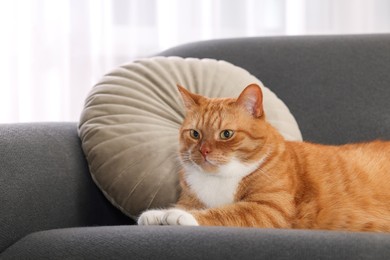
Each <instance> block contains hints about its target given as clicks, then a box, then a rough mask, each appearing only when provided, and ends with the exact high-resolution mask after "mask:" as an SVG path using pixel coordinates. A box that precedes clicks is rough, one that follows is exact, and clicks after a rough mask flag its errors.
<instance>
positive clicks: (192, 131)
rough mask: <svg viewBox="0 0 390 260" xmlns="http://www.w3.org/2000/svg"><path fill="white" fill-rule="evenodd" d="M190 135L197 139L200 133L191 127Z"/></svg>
mask: <svg viewBox="0 0 390 260" xmlns="http://www.w3.org/2000/svg"><path fill="white" fill-rule="evenodd" d="M190 136H191V137H192V138H194V139H199V138H200V134H199V132H198V131H196V130H194V129H191V130H190Z"/></svg>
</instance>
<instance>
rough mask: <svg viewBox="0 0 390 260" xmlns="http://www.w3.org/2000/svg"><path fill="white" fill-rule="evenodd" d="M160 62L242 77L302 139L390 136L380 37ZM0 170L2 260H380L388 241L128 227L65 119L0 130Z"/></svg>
mask: <svg viewBox="0 0 390 260" xmlns="http://www.w3.org/2000/svg"><path fill="white" fill-rule="evenodd" d="M159 55H165V56H171V55H174V56H182V57H198V58H203V57H208V58H215V59H224V60H227V61H229V62H231V63H233V64H236V65H238V66H241V67H243V68H245V69H247V70H248V71H249V72H251V73H252V74H253V75H255V76H256V77H258V78H259V79H261V80H262V81H263V83H264V84H265V85H266V86H268V87H269V88H270V89H272V90H273V91H274V92H275V93H276V94H277V95H278V96H279V97H280V98H281V99H282V100H283V101H284V102H285V103H286V104H287V106H288V107H289V108H290V110H291V112H292V113H293V115H295V117H296V119H297V121H298V124H299V126H300V128H301V131H302V134H303V137H304V139H305V140H309V141H314V142H320V143H328V144H341V143H347V142H356V141H364V140H371V139H378V138H381V139H390V102H389V101H390V35H389V34H387V35H386V34H384V35H360V36H356V35H355V36H306V37H270V38H267V37H266V38H242V39H226V40H215V41H206V42H198V43H191V44H187V45H182V46H179V47H176V48H172V49H169V50H167V51H164V52H162V53H160V54H159ZM389 159H390V158H389ZM0 166H1V168H0V259H26V258H28V259H43V258H48V259H62V258H70V259H74V258H77V259H133V258H134V259H176V258H177V259H217V258H220V259H250V258H252V259H390V234H375V233H352V232H329V231H310V230H277V229H250V228H221V227H162V226H156V227H138V226H135V225H134V222H133V221H132V220H131V219H129V218H127V217H126V216H124V215H123V214H122V213H121V212H119V211H118V210H117V209H116V208H114V207H113V206H111V204H110V203H109V202H108V201H107V200H106V199H105V198H104V196H103V195H102V194H101V192H100V191H99V190H98V189H97V187H96V186H95V184H94V183H93V181H92V179H91V177H90V175H89V172H88V166H87V163H86V161H85V159H84V156H83V152H82V150H81V146H80V140H79V138H78V135H77V123H75V122H69V123H67V122H66V123H32V124H4V125H0Z"/></svg>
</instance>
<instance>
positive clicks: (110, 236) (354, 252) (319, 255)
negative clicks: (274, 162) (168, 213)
mask: <svg viewBox="0 0 390 260" xmlns="http://www.w3.org/2000/svg"><path fill="white" fill-rule="evenodd" d="M389 245H390V236H388V235H383V234H373V233H367V234H362V233H347V232H343V233H341V232H319V231H296V230H277V229H274V230H272V229H250V228H218V227H209V228H206V227H163V226H156V227H137V226H132V227H125V226H119V227H96V228H78V229H62V230H51V231H44V232H39V233H34V234H31V235H29V236H27V237H25V238H24V239H22V240H21V241H19V242H18V243H16V244H15V245H13V246H12V247H10V248H9V249H8V250H6V251H5V252H4V254H3V255H2V258H4V259H8V258H10V259H26V258H28V259H64V258H66V259H69V258H70V259H75V258H78V259H354V260H358V259H388V257H389V256H390V246H389Z"/></svg>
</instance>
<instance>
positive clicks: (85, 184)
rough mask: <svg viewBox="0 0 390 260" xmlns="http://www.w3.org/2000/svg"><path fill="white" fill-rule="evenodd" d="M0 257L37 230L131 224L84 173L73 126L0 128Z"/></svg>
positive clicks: (12, 126) (28, 125)
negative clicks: (14, 244)
mask: <svg viewBox="0 0 390 260" xmlns="http://www.w3.org/2000/svg"><path fill="white" fill-rule="evenodd" d="M0 166H1V167H0V252H1V251H3V250H4V249H5V248H6V247H7V246H9V245H11V244H12V243H13V242H15V241H17V240H18V239H20V238H22V237H23V236H25V235H27V234H29V233H31V232H34V231H39V230H45V229H51V228H61V227H75V226H90V225H102V224H104V225H107V224H118V223H123V224H124V223H131V221H130V220H129V219H127V218H125V217H124V216H122V214H121V213H119V212H117V210H116V209H114V208H113V207H112V206H111V204H109V203H108V202H107V201H106V199H105V198H104V197H103V196H102V194H101V192H100V191H99V190H98V189H97V187H96V186H95V184H94V183H93V182H92V179H91V177H90V175H89V172H88V166H87V164H86V161H85V159H84V156H83V153H82V151H81V146H80V140H79V138H78V135H77V126H76V124H75V123H42V124H10V125H0Z"/></svg>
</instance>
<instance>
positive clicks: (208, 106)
mask: <svg viewBox="0 0 390 260" xmlns="http://www.w3.org/2000/svg"><path fill="white" fill-rule="evenodd" d="M231 103H232V102H231V101H230V100H227V99H210V100H208V102H205V103H204V104H202V106H201V107H200V109H199V111H198V113H197V116H196V117H195V120H196V121H197V122H196V127H197V128H199V129H214V130H220V129H222V128H224V127H225V126H226V124H228V123H231V121H232V120H229V119H230V118H231V117H232V114H231V112H230V111H229V110H231V108H230V105H231Z"/></svg>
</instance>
